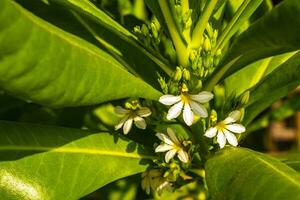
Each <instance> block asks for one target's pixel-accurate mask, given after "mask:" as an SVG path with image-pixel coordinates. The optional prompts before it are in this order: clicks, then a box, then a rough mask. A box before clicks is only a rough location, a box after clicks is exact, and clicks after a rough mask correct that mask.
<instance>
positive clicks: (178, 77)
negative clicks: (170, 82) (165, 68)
mask: <svg viewBox="0 0 300 200" xmlns="http://www.w3.org/2000/svg"><path fill="white" fill-rule="evenodd" d="M181 77H182V70H181V69H180V67H176V71H175V74H174V76H173V79H174V81H180V80H181Z"/></svg>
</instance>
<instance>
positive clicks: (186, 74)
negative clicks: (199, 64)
mask: <svg viewBox="0 0 300 200" xmlns="http://www.w3.org/2000/svg"><path fill="white" fill-rule="evenodd" d="M183 78H184V80H186V81H189V80H190V79H191V73H190V71H189V70H187V69H185V70H184V71H183Z"/></svg>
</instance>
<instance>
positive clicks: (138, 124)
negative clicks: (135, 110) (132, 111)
mask: <svg viewBox="0 0 300 200" xmlns="http://www.w3.org/2000/svg"><path fill="white" fill-rule="evenodd" d="M133 121H134V124H135V126H136V127H138V128H139V129H146V126H147V124H146V122H145V120H144V119H143V118H142V117H139V116H136V117H135V118H133Z"/></svg>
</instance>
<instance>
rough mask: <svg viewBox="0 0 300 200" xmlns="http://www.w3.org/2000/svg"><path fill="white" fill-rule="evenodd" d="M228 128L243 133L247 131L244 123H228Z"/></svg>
mask: <svg viewBox="0 0 300 200" xmlns="http://www.w3.org/2000/svg"><path fill="white" fill-rule="evenodd" d="M226 129H228V130H229V131H231V132H234V133H243V132H245V131H246V128H245V127H244V126H243V125H242V124H230V125H226Z"/></svg>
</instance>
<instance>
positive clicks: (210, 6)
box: [191, 0, 218, 48]
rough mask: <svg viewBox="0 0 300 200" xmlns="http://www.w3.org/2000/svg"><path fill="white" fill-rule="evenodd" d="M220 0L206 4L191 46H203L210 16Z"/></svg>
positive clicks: (212, 0)
mask: <svg viewBox="0 0 300 200" xmlns="http://www.w3.org/2000/svg"><path fill="white" fill-rule="evenodd" d="M217 2H218V0H210V1H209V2H207V3H206V5H205V8H204V12H203V14H202V16H201V17H200V18H199V20H198V22H197V24H196V26H195V28H194V30H193V34H192V42H191V45H192V47H193V48H199V47H200V45H201V39H202V37H203V33H204V30H205V28H206V25H207V23H208V21H209V19H210V16H211V14H212V12H213V10H214V8H215V6H216V4H217Z"/></svg>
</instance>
